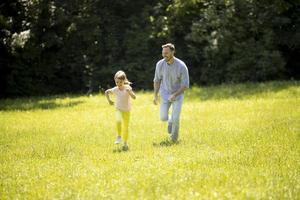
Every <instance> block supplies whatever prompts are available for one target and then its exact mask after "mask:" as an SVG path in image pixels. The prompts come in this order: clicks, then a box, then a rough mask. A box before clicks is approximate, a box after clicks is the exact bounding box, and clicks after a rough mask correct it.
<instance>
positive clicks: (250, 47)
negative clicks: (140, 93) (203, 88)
mask: <svg viewBox="0 0 300 200" xmlns="http://www.w3.org/2000/svg"><path fill="white" fill-rule="evenodd" d="M137 8H138V9H137ZM299 8H300V3H299V1H283V0H276V1H270V0H262V1H258V0H246V1H241V0H226V1H223V0H216V1H210V0H173V1H164V0H155V1H150V0H143V1H138V2H137V1H133V0H127V1H109V0H94V1H91V0H85V1H79V0H67V1H58V0H41V1H2V2H1V3H0V11H1V12H0V28H1V32H0V53H1V54H0V62H1V65H0V74H1V75H0V76H1V91H0V94H1V96H2V97H5V96H24V95H42V94H57V93H66V92H72V93H77V92H88V93H92V92H98V91H99V89H100V90H103V89H105V88H107V87H110V86H112V85H113V84H114V82H113V80H112V77H113V74H114V73H115V72H116V71H117V70H119V69H122V70H124V71H125V72H127V74H128V77H129V78H130V79H131V80H132V82H133V83H134V87H135V88H137V89H150V88H152V79H153V73H154V67H155V63H156V62H157V61H158V60H159V59H160V58H161V49H160V47H161V45H162V44H163V43H166V42H173V43H175V45H176V56H178V57H179V58H181V59H182V60H183V61H185V62H186V64H187V66H188V67H189V70H190V79H191V83H192V84H220V83H224V82H245V81H252V82H257V81H267V80H282V79H299V76H300V72H299V69H300V67H299V61H298V60H299V59H298V54H299V49H300V44H299V41H300V36H299V32H300V29H299V27H300V17H299V14H298V13H299V11H300V10H299Z"/></svg>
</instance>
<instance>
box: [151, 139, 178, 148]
mask: <svg viewBox="0 0 300 200" xmlns="http://www.w3.org/2000/svg"><path fill="white" fill-rule="evenodd" d="M179 143H180V141H176V142H173V141H172V140H170V139H169V138H168V139H165V140H162V141H160V142H159V143H156V142H153V144H152V145H153V146H154V147H170V146H174V145H178V144H179Z"/></svg>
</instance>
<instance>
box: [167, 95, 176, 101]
mask: <svg viewBox="0 0 300 200" xmlns="http://www.w3.org/2000/svg"><path fill="white" fill-rule="evenodd" d="M175 99H176V96H175V95H174V94H172V95H170V96H169V98H168V100H169V101H170V102H174V101H175Z"/></svg>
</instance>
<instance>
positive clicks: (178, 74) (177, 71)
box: [153, 57, 190, 101]
mask: <svg viewBox="0 0 300 200" xmlns="http://www.w3.org/2000/svg"><path fill="white" fill-rule="evenodd" d="M153 81H154V82H160V83H161V84H160V89H159V91H160V96H161V98H163V100H166V101H167V100H168V98H169V96H170V95H171V94H173V93H174V92H176V91H177V90H178V89H179V88H181V87H182V86H185V87H187V88H188V87H189V84H190V80H189V72H188V68H187V66H186V65H185V63H184V62H183V61H182V60H180V59H178V58H176V57H174V62H173V63H172V64H170V65H169V64H168V63H167V62H166V61H165V59H161V60H160V61H158V62H157V63H156V68H155V76H154V80H153ZM182 97H183V94H181V95H179V96H177V97H176V100H178V99H180V98H182Z"/></svg>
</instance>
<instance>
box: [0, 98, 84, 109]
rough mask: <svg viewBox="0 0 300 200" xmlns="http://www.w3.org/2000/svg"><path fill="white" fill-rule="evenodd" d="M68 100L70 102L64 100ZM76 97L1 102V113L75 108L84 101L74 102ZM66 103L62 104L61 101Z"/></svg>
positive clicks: (6, 100)
mask: <svg viewBox="0 0 300 200" xmlns="http://www.w3.org/2000/svg"><path fill="white" fill-rule="evenodd" d="M63 98H67V99H68V100H63ZM72 98H75V97H55V96H53V97H44V98H38V97H34V98H19V99H5V100H1V101H0V111H30V110H50V109H58V108H68V107H74V106H77V105H79V104H81V103H84V101H79V100H72ZM62 100H63V101H64V102H61V101H62Z"/></svg>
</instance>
